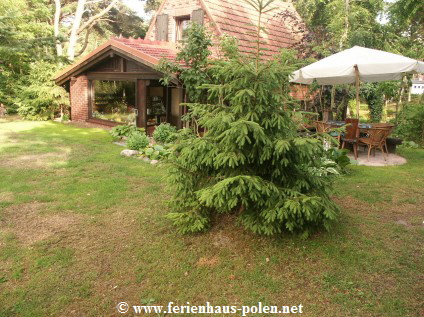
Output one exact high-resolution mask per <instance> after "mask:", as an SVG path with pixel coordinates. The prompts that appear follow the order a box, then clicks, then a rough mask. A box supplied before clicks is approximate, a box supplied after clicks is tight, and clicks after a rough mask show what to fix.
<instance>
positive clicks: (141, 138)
mask: <svg viewBox="0 0 424 317" xmlns="http://www.w3.org/2000/svg"><path fill="white" fill-rule="evenodd" d="M148 145H149V138H148V137H147V135H146V134H144V133H133V134H131V135H130V136H129V137H128V140H127V147H128V148H129V149H130V150H136V151H141V150H143V149H144V148H145V147H146V146H148Z"/></svg>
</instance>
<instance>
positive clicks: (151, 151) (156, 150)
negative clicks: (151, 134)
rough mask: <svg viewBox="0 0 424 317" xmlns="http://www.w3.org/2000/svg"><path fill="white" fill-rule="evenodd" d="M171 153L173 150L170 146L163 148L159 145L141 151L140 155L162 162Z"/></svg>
mask: <svg viewBox="0 0 424 317" xmlns="http://www.w3.org/2000/svg"><path fill="white" fill-rule="evenodd" d="M171 153H172V149H171V148H170V147H169V146H165V145H164V146H162V145H159V144H155V145H152V146H148V147H146V148H144V149H143V150H141V151H140V154H142V155H143V156H145V157H148V158H149V159H151V160H161V159H164V158H167V157H168V156H169V155H170V154H171Z"/></svg>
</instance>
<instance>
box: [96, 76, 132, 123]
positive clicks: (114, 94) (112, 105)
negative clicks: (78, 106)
mask: <svg viewBox="0 0 424 317" xmlns="http://www.w3.org/2000/svg"><path fill="white" fill-rule="evenodd" d="M91 84H92V87H93V89H92V99H91V100H92V103H91V113H90V117H91V118H96V119H102V120H107V121H112V122H119V123H123V124H131V123H134V122H135V119H136V114H135V111H134V110H135V109H136V88H135V82H133V81H120V80H93V81H92V82H91Z"/></svg>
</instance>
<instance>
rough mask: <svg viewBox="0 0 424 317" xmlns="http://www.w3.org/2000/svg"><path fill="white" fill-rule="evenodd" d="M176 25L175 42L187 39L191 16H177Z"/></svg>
mask: <svg viewBox="0 0 424 317" xmlns="http://www.w3.org/2000/svg"><path fill="white" fill-rule="evenodd" d="M175 25H176V29H175V42H179V41H182V40H185V39H186V38H187V28H188V27H189V25H190V16H189V15H187V16H182V17H177V18H175Z"/></svg>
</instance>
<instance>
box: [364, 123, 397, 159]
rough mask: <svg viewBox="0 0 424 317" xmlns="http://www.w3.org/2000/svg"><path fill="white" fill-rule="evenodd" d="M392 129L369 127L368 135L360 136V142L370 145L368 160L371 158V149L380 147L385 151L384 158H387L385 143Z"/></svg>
mask: <svg viewBox="0 0 424 317" xmlns="http://www.w3.org/2000/svg"><path fill="white" fill-rule="evenodd" d="M389 133H390V130H388V129H387V128H374V127H373V128H371V129H368V137H367V138H360V139H359V144H362V145H366V146H367V147H368V161H369V160H370V155H371V151H372V150H374V151H375V149H380V150H381V152H382V153H383V157H384V160H387V157H386V155H387V154H386V152H384V144H385V142H386V138H387V136H388V135H389Z"/></svg>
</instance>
